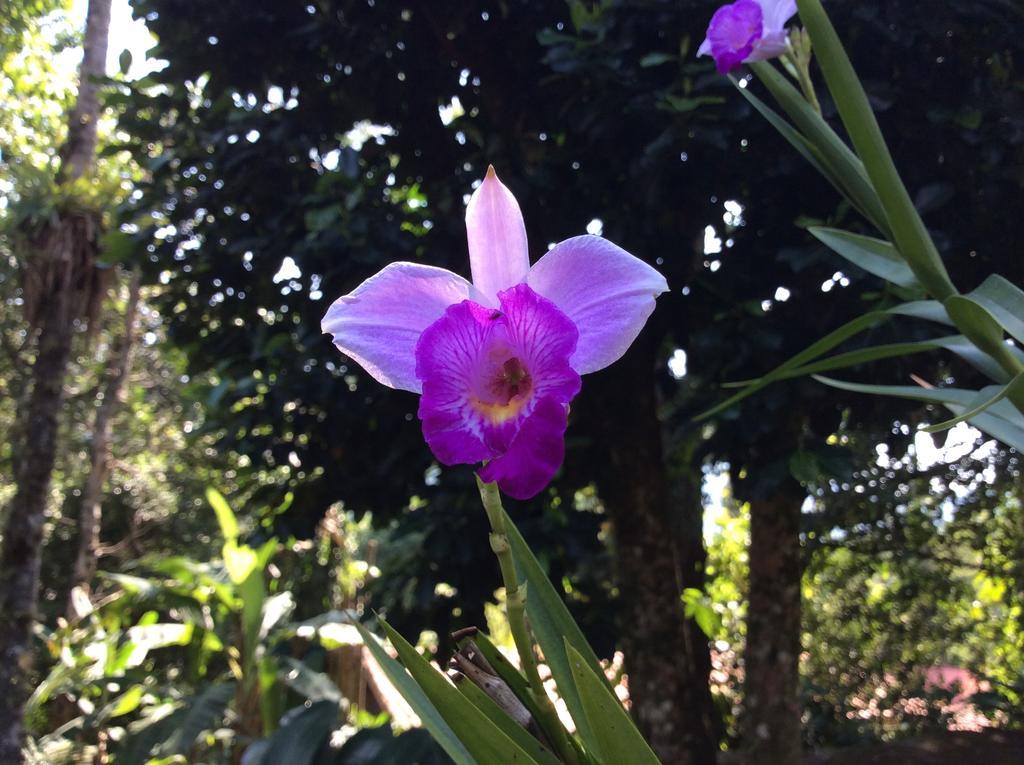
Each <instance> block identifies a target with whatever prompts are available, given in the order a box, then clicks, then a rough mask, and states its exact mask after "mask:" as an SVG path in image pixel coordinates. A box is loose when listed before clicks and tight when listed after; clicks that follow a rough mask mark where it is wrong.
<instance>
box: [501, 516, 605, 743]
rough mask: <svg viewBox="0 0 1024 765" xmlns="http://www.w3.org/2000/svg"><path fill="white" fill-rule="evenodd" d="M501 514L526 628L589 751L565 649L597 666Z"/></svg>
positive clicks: (589, 738) (566, 612) (556, 596)
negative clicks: (520, 584) (522, 585)
mask: <svg viewBox="0 0 1024 765" xmlns="http://www.w3.org/2000/svg"><path fill="white" fill-rule="evenodd" d="M501 512H502V514H503V515H504V516H505V528H506V532H507V535H508V541H509V545H510V547H511V548H512V557H513V559H514V560H515V564H516V569H517V570H518V572H519V577H520V580H521V581H525V582H526V584H527V590H526V592H527V595H526V615H527V617H528V618H529V620H530V627H531V628H532V629H533V634H534V636H535V637H536V638H537V644H538V645H539V646H540V650H541V652H542V653H543V654H544V660H545V661H546V662H547V664H548V667H550V669H551V674H552V675H553V676H554V678H555V683H556V684H557V685H558V693H559V695H560V696H561V697H562V699H563V700H564V701H565V705H566V706H567V707H568V709H569V714H570V715H572V719H573V721H574V722H575V723H576V730H577V731H578V732H579V735H580V738H582V739H583V742H584V744H585V745H586V746H587V748H588V749H590V748H591V747H592V746H593V743H594V742H595V741H596V738H595V732H594V731H593V730H591V728H590V723H589V721H588V720H587V716H586V714H585V712H584V709H583V701H582V699H581V698H580V695H579V693H578V692H577V690H576V684H575V682H574V681H573V674H572V668H571V667H570V666H569V657H568V655H567V654H566V651H565V646H566V645H567V644H568V645H571V646H572V647H573V648H574V649H575V650H576V651H577V652H578V653H579V654H580V655H581V656H584V657H585V658H586V659H587V661H589V662H590V664H591V666H593V667H595V668H597V670H598V671H600V662H599V661H598V659H597V655H596V654H595V653H594V651H593V649H592V648H591V647H590V644H589V643H587V640H586V638H584V637H583V632H582V631H581V630H580V628H579V626H578V625H577V624H576V622H575V621H574V620H573V618H572V616H571V615H570V614H569V609H568V608H566V607H565V603H564V602H562V598H561V596H560V595H559V594H558V591H557V590H556V589H555V588H554V586H553V585H552V584H551V581H550V580H549V579H548V577H547V574H545V573H544V569H543V568H541V565H540V563H539V562H538V561H537V559H536V558H535V557H534V555H533V552H532V551H531V550H530V547H529V545H527V544H526V540H525V539H523V536H522V534H520V533H519V529H517V528H516V526H515V524H514V523H512V519H511V518H509V517H508V513H506V512H505V510H504V509H502V511H501ZM603 676H604V675H603V673H602V677H603ZM605 683H606V685H607V687H608V692H609V693H611V692H612V690H611V685H610V684H608V681H607V679H605Z"/></svg>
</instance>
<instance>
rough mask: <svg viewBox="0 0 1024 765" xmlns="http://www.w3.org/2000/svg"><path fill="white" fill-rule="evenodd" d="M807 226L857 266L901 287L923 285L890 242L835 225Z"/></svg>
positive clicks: (813, 234) (818, 237)
mask: <svg viewBox="0 0 1024 765" xmlns="http://www.w3.org/2000/svg"><path fill="white" fill-rule="evenodd" d="M807 230H808V231H809V232H810V233H811V235H812V236H814V238H815V239H817V240H818V241H819V242H821V243H822V244H824V245H825V246H826V247H828V248H829V249H830V250H832V251H833V252H835V253H837V254H838V255H841V256H842V257H844V258H846V259H847V260H848V261H850V262H851V263H853V264H854V265H855V266H857V267H858V268H861V269H863V270H865V271H867V272H868V273H870V274H874V275H875V276H878V277H881V278H882V279H885V280H886V281H887V282H892V283H893V284H898V285H899V286H900V287H906V288H908V289H922V287H921V283H920V282H918V281H917V277H916V276H914V272H913V271H911V270H910V266H908V265H907V263H906V261H904V260H903V258H901V257H900V254H899V253H898V252H896V248H895V247H893V246H892V245H891V244H890V243H889V242H886V241H884V240H882V239H874V238H872V237H870V236H860V235H859V234H851V233H850V232H849V231H841V230H839V229H837V228H825V227H823V226H811V227H810V228H808V229H807Z"/></svg>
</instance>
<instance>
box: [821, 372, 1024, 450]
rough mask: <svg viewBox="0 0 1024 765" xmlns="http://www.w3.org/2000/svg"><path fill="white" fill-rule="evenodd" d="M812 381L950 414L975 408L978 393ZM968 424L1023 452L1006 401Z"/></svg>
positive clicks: (1018, 422) (1018, 420) (1017, 416)
mask: <svg viewBox="0 0 1024 765" xmlns="http://www.w3.org/2000/svg"><path fill="white" fill-rule="evenodd" d="M814 379H815V380H817V381H818V382H820V383H824V384H825V385H831V386H832V387H833V388H839V389H840V390H847V391H851V392H853V393H867V394H868V395H871V396H894V397H896V398H908V399H912V400H914V401H924V402H928V403H935V404H943V405H944V406H945V407H946V408H947V409H949V410H950V411H951V412H953V414H960V413H961V412H963V411H965V410H966V409H969V408H970V407H971V406H972V405H973V404H975V402H976V400H977V397H978V392H977V391H972V390H963V389H961V388H919V387H915V386H912V385H867V384H864V383H854V382H848V381H846V380H836V379H834V378H831V377H823V376H821V375H814ZM969 422H970V423H971V424H972V425H974V426H975V427H976V428H978V430H981V431H983V432H985V433H987V434H988V435H990V436H992V437H993V438H996V439H998V440H1000V441H1002V442H1003V443H1004V444H1006V445H1008V446H1012V447H1013V448H1015V449H1017V450H1018V451H1024V417H1022V416H1021V413H1020V412H1019V411H1017V410H1016V409H1015V408H1014V407H1013V406H1012V405H1010V403H1009V402H1007V401H999V402H997V403H995V404H993V405H992V406H990V407H989V408H988V409H986V410H985V411H983V412H981V413H980V414H976V415H974V416H973V417H971V419H970V420H969Z"/></svg>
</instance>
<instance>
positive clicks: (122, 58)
mask: <svg viewBox="0 0 1024 765" xmlns="http://www.w3.org/2000/svg"><path fill="white" fill-rule="evenodd" d="M117 68H118V69H120V70H121V74H124V75H127V74H128V70H129V69H131V68H132V52H131V51H130V50H128V49H127V48H125V49H124V50H123V51H121V55H119V56H118V57H117Z"/></svg>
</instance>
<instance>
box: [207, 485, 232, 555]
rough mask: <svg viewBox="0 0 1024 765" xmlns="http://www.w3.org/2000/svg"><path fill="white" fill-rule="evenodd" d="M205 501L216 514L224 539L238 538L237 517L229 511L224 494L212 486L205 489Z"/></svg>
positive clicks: (229, 507)
mask: <svg viewBox="0 0 1024 765" xmlns="http://www.w3.org/2000/svg"><path fill="white" fill-rule="evenodd" d="M206 501H207V502H209V503H210V507H212V508H213V512H214V513H215V514H216V515H217V523H218V524H220V533H221V534H223V535H224V541H225V542H227V541H230V540H232V539H237V538H238V519H237V518H235V514H234V513H233V512H231V506H230V505H229V504H228V503H227V500H225V499H224V496H223V495H222V494H221V493H220V492H219V491H217V490H216V489H214V488H213V487H212V486H211V487H209V488H207V490H206Z"/></svg>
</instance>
